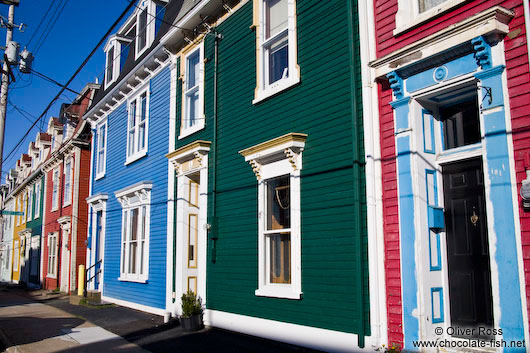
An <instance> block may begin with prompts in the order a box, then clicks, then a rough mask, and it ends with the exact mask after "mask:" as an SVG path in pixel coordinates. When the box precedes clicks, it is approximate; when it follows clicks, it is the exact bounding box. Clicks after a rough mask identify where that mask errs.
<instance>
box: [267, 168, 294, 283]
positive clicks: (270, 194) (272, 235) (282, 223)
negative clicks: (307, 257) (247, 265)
mask: <svg viewBox="0 0 530 353" xmlns="http://www.w3.org/2000/svg"><path fill="white" fill-rule="evenodd" d="M290 193H291V190H290V176H289V175H282V176H279V177H276V178H272V179H268V180H266V181H265V230H264V231H263V234H264V236H265V247H266V252H267V255H266V257H267V259H266V262H267V266H266V271H267V274H266V277H267V279H268V280H269V283H291V202H290V199H291V197H290Z"/></svg>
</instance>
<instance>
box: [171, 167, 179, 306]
mask: <svg viewBox="0 0 530 353" xmlns="http://www.w3.org/2000/svg"><path fill="white" fill-rule="evenodd" d="M173 179H174V180H175V181H174V182H173V183H174V187H173V205H174V206H173V249H172V250H173V275H172V276H171V277H172V290H171V302H172V303H174V302H175V301H176V297H175V296H176V295H175V294H176V286H177V280H176V278H175V277H176V274H175V268H177V222H176V219H177V189H178V183H177V181H176V179H177V175H176V173H175V169H173Z"/></svg>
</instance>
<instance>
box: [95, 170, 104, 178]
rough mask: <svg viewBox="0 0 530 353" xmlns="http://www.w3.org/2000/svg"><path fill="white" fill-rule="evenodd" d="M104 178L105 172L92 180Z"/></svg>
mask: <svg viewBox="0 0 530 353" xmlns="http://www.w3.org/2000/svg"><path fill="white" fill-rule="evenodd" d="M104 176H105V172H103V173H101V174H96V177H95V178H94V180H99V179H101V178H103V177H104Z"/></svg>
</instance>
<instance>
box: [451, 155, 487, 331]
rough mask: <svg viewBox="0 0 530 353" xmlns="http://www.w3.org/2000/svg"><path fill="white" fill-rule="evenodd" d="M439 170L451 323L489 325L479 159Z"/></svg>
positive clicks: (481, 180) (482, 189) (452, 164)
mask: <svg viewBox="0 0 530 353" xmlns="http://www.w3.org/2000/svg"><path fill="white" fill-rule="evenodd" d="M442 173H443V185H444V203H445V222H446V223H445V224H446V235H447V263H448V267H449V299H450V307H451V325H452V326H453V327H455V326H458V327H461V328H464V327H466V328H478V327H491V326H493V302H492V296H491V272H490V260H489V248H488V228H487V222H486V209H485V207H486V205H485V201H484V177H483V173H482V160H481V159H480V158H476V159H470V160H465V161H462V162H458V163H451V164H448V165H445V166H443V168H442ZM475 333H478V330H476V331H475ZM473 336H475V337H478V336H479V335H477V334H475V335H473Z"/></svg>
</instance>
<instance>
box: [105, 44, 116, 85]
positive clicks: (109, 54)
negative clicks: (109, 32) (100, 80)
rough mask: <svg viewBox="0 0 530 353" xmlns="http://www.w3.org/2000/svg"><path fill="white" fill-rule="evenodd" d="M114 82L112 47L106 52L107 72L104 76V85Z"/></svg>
mask: <svg viewBox="0 0 530 353" xmlns="http://www.w3.org/2000/svg"><path fill="white" fill-rule="evenodd" d="M112 81H114V46H112V47H110V49H109V51H108V52H107V72H106V76H105V84H106V85H108V84H109V83H111V82H112Z"/></svg>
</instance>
